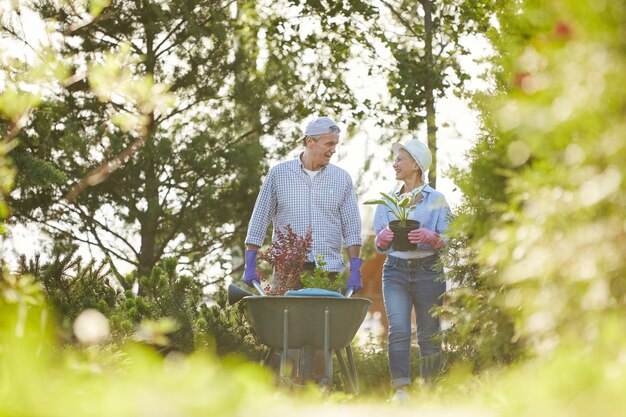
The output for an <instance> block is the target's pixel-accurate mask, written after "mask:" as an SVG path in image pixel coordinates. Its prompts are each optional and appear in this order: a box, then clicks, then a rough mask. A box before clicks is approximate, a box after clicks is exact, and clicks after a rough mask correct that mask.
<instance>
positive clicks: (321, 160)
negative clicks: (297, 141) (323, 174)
mask: <svg viewBox="0 0 626 417" xmlns="http://www.w3.org/2000/svg"><path fill="white" fill-rule="evenodd" d="M337 143H339V135H338V134H336V133H328V134H326V135H322V136H321V137H320V139H319V140H318V141H317V142H315V141H314V140H313V139H312V138H308V139H307V153H308V154H309V155H310V156H311V161H312V162H313V163H315V164H317V165H322V166H324V165H328V164H329V163H330V158H332V156H333V155H334V154H335V148H336V146H337Z"/></svg>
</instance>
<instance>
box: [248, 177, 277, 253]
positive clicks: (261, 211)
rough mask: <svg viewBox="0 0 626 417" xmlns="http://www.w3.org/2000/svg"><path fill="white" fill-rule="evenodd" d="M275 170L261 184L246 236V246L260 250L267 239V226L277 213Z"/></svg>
mask: <svg viewBox="0 0 626 417" xmlns="http://www.w3.org/2000/svg"><path fill="white" fill-rule="evenodd" d="M274 176H275V175H274V171H273V170H270V172H269V173H268V174H267V177H266V178H265V181H264V182H263V185H261V190H260V191H259V196H258V197H257V199H256V203H255V204H254V210H253V212H252V217H251V218H250V223H248V234H247V236H246V241H245V244H246V248H248V249H251V250H258V249H259V248H260V247H261V246H262V245H263V241H264V240H265V234H266V233H267V226H268V225H269V224H270V222H271V221H272V220H273V219H274V216H275V215H276V192H275V190H274ZM249 246H250V247H253V248H249Z"/></svg>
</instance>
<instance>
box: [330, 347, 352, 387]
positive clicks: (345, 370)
mask: <svg viewBox="0 0 626 417" xmlns="http://www.w3.org/2000/svg"><path fill="white" fill-rule="evenodd" d="M335 354H336V355H337V360H338V361H339V366H340V367H341V373H342V374H343V376H344V377H345V379H346V385H348V389H349V390H350V392H351V393H353V394H357V392H356V390H355V388H354V382H353V381H352V375H351V374H350V371H349V370H348V367H347V366H346V361H345V360H344V359H343V355H342V354H341V349H337V350H335Z"/></svg>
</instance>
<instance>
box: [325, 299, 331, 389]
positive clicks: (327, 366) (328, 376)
mask: <svg viewBox="0 0 626 417" xmlns="http://www.w3.org/2000/svg"><path fill="white" fill-rule="evenodd" d="M324 374H325V377H324V378H325V381H323V382H324V383H325V384H326V385H327V387H328V390H329V391H330V389H331V387H332V384H333V356H332V353H331V351H330V310H329V309H328V307H326V310H325V311H324Z"/></svg>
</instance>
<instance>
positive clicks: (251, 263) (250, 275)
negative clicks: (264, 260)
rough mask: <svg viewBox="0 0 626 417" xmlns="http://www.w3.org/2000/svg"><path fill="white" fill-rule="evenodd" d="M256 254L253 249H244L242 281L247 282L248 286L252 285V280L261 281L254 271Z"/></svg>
mask: <svg viewBox="0 0 626 417" xmlns="http://www.w3.org/2000/svg"><path fill="white" fill-rule="evenodd" d="M256 255H257V251H255V250H250V249H248V250H246V263H245V265H244V268H243V282H245V283H246V284H248V286H249V287H254V284H253V282H254V281H256V282H258V283H261V280H260V279H259V276H258V274H257V273H256Z"/></svg>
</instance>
